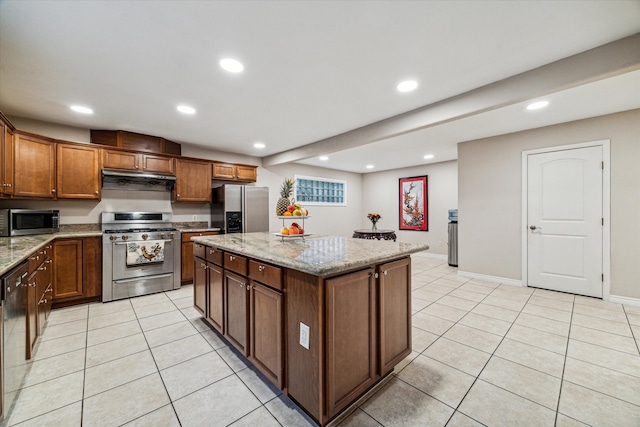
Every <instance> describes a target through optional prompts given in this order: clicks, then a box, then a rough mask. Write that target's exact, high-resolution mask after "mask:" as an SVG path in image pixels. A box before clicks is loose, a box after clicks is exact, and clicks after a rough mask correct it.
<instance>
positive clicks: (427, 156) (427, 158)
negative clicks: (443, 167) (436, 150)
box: [424, 154, 433, 160]
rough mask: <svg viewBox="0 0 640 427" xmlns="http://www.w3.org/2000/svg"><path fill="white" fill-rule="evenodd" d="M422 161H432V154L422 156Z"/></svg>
mask: <svg viewBox="0 0 640 427" xmlns="http://www.w3.org/2000/svg"><path fill="white" fill-rule="evenodd" d="M424 159H426V160H429V159H433V154H427V155H425V156H424Z"/></svg>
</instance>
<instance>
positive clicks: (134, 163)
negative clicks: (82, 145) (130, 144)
mask: <svg viewBox="0 0 640 427" xmlns="http://www.w3.org/2000/svg"><path fill="white" fill-rule="evenodd" d="M139 159H140V157H139V155H138V153H128V152H126V151H116V150H102V167H103V168H105V169H120V170H126V171H134V172H135V171H138V170H139V169H140V164H139Z"/></svg>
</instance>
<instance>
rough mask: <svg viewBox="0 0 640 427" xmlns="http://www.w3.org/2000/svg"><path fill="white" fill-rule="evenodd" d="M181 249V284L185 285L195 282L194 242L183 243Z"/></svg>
mask: <svg viewBox="0 0 640 427" xmlns="http://www.w3.org/2000/svg"><path fill="white" fill-rule="evenodd" d="M180 249H181V252H180V266H181V267H182V268H181V269H180V282H181V283H182V284H183V285H184V284H186V283H191V282H193V265H194V258H193V242H182V245H181V246H180Z"/></svg>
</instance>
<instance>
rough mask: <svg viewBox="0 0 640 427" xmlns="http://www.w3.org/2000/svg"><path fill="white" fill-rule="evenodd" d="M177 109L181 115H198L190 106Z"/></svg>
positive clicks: (179, 106) (180, 106)
mask: <svg viewBox="0 0 640 427" xmlns="http://www.w3.org/2000/svg"><path fill="white" fill-rule="evenodd" d="M176 109H177V110H178V111H180V112H181V113H184V114H195V113H196V109H195V108H192V107H189V106H188V105H178V106H177V107H176Z"/></svg>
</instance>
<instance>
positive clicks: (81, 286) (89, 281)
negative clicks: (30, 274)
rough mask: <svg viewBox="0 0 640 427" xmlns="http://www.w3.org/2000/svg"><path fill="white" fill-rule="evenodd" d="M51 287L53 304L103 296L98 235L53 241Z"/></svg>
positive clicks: (100, 246)
mask: <svg viewBox="0 0 640 427" xmlns="http://www.w3.org/2000/svg"><path fill="white" fill-rule="evenodd" d="M52 289H53V292H52V294H53V295H52V297H53V305H54V307H64V306H67V305H74V304H79V303H82V302H89V301H99V300H100V299H101V298H102V242H101V238H100V237H85V238H80V239H60V240H56V241H55V242H54V243H53V287H52Z"/></svg>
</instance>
